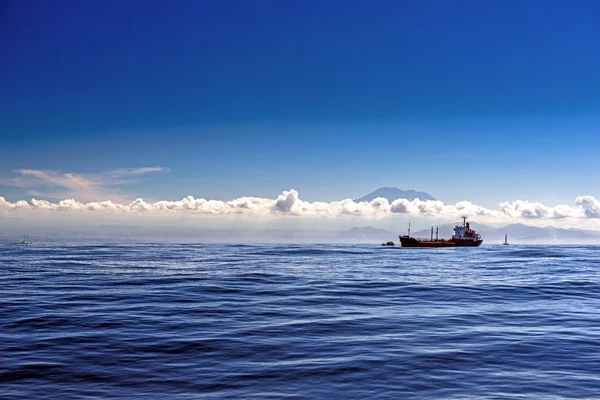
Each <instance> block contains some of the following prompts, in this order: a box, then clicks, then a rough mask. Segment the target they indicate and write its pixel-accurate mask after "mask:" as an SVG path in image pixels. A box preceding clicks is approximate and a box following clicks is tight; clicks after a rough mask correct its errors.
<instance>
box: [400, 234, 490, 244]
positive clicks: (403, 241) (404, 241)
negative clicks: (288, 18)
mask: <svg viewBox="0 0 600 400" xmlns="http://www.w3.org/2000/svg"><path fill="white" fill-rule="evenodd" d="M482 243H483V240H461V239H450V240H426V239H415V238H412V237H402V236H400V245H401V246H402V247H478V246H481V244H482Z"/></svg>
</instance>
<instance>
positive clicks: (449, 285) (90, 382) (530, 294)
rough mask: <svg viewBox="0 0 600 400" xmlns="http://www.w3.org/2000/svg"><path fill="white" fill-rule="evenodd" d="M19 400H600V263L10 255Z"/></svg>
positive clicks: (508, 256)
mask: <svg viewBox="0 0 600 400" xmlns="http://www.w3.org/2000/svg"><path fill="white" fill-rule="evenodd" d="M0 278H1V280H0V282H1V286H0V398H2V399H155V398H156V399H196V398H232V399H280V398H290V399H365V398H369V399H371V398H377V399H388V398H389V399H510V398H519V399H521V398H528V399H529V398H531V399H584V398H585V399H598V398H600V247H598V246H524V245H511V246H499V245H485V244H484V245H483V246H482V247H480V248H456V249H402V248H385V247H381V246H379V245H378V244H375V245H372V246H370V245H289V244H286V245H283V244H282V245H272V244H269V245H223V244H164V243H154V244H153V243H139V244H126V245H123V244H121V243H85V244H67V245H65V244H55V243H52V244H43V243H33V244H30V245H23V244H0Z"/></svg>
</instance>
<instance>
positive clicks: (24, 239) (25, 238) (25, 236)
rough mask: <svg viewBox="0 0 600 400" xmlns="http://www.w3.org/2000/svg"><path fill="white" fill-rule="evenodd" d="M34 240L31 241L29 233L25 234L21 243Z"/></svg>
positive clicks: (28, 242)
mask: <svg viewBox="0 0 600 400" xmlns="http://www.w3.org/2000/svg"><path fill="white" fill-rule="evenodd" d="M31 243H32V242H30V241H29V235H24V236H23V241H22V242H21V244H31Z"/></svg>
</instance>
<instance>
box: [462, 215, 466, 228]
mask: <svg viewBox="0 0 600 400" xmlns="http://www.w3.org/2000/svg"><path fill="white" fill-rule="evenodd" d="M462 219H463V228H464V227H466V226H467V216H466V215H463V216H462Z"/></svg>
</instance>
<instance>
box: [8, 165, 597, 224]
mask: <svg viewBox="0 0 600 400" xmlns="http://www.w3.org/2000/svg"><path fill="white" fill-rule="evenodd" d="M134 174H135V172H134ZM65 213H67V214H71V215H80V216H83V215H108V214H110V215H115V216H124V217H127V218H131V217H139V218H147V217H161V216H175V215H183V216H228V217H239V218H248V219H252V218H259V219H260V218H270V219H273V218H324V219H327V218H360V219H384V218H388V217H391V216H394V215H408V216H414V217H424V218H431V219H447V220H455V219H458V218H460V217H461V216H462V215H467V216H469V217H471V218H476V219H477V221H478V222H507V221H515V220H565V219H579V220H594V219H598V220H599V221H600V201H598V200H597V199H596V198H595V197H593V196H581V197H578V198H577V199H575V203H574V205H572V206H568V205H558V206H554V207H552V206H546V205H543V204H540V203H534V202H528V201H523V200H517V201H513V202H502V203H500V204H499V208H498V209H489V208H485V207H482V206H479V205H476V204H473V203H471V202H469V201H461V202H458V203H456V204H444V203H443V202H441V201H432V200H420V199H415V200H408V199H397V200H394V201H393V202H391V203H390V202H389V201H388V200H387V199H384V198H376V199H374V200H372V201H369V202H366V201H365V202H358V203H357V202H354V201H353V200H351V199H345V200H340V201H333V202H308V201H303V200H301V199H300V198H299V195H298V192H297V191H296V190H293V189H291V190H289V191H284V192H283V193H281V194H280V195H279V196H278V197H277V198H275V199H268V198H258V197H240V198H238V199H235V200H231V201H221V200H205V199H202V198H194V197H192V196H188V197H185V198H183V199H181V200H177V201H167V200H163V201H155V202H147V201H144V200H143V199H141V198H138V199H136V200H135V201H133V202H130V203H119V202H113V201H111V200H105V201H89V202H80V201H76V200H73V199H66V200H62V201H58V202H50V201H47V200H36V199H32V200H31V201H25V200H20V201H15V202H9V201H7V200H6V199H5V198H3V197H0V215H5V216H8V215H19V216H39V215H40V214H49V215H64V214H65Z"/></svg>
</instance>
